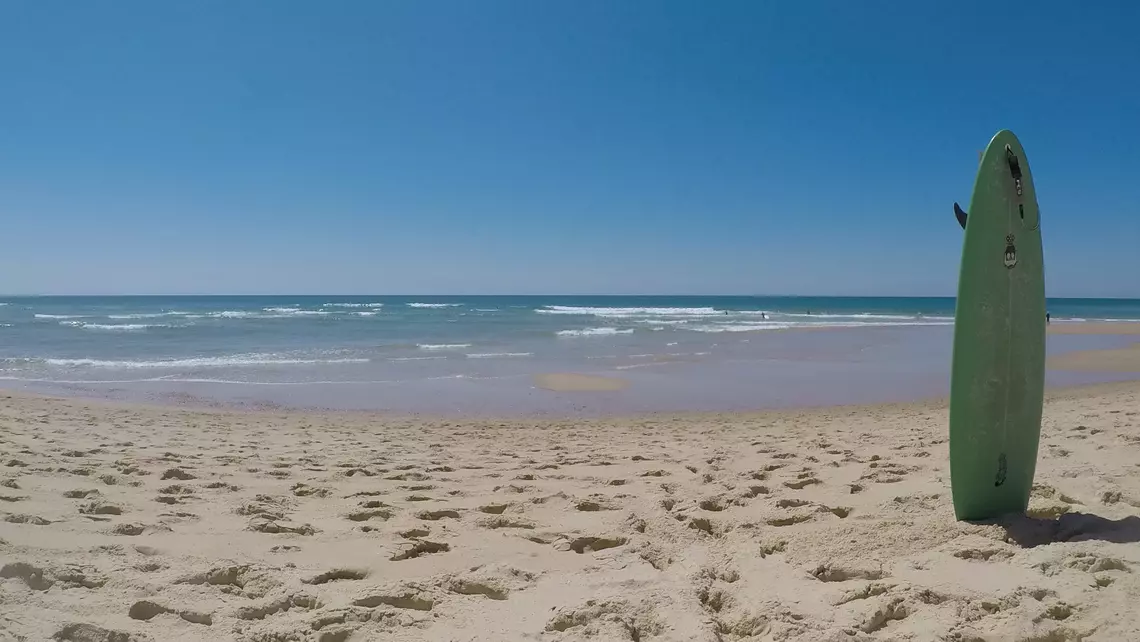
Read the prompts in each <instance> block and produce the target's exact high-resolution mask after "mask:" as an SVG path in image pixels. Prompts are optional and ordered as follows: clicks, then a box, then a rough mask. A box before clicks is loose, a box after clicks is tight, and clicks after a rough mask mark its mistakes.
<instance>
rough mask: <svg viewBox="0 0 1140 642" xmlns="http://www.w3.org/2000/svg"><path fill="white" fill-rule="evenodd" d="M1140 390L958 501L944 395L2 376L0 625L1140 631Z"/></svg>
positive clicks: (1074, 636) (444, 633) (461, 636)
mask: <svg viewBox="0 0 1140 642" xmlns="http://www.w3.org/2000/svg"><path fill="white" fill-rule="evenodd" d="M1138 393H1140V384H1136V383H1129V384H1113V385H1105V386H1099V387H1091V388H1082V389H1071V390H1067V391H1060V392H1054V393H1051V394H1050V395H1049V398H1048V400H1047V403H1046V408H1045V418H1044V426H1043V436H1042V445H1041V455H1040V461H1039V465H1038V469H1037V470H1038V473H1037V483H1036V485H1035V487H1034V490H1033V496H1032V500H1031V504H1030V515H1029V516H1027V517H1017V518H1009V519H1006V520H1004V521H1001V522H998V523H987V524H972V523H965V522H957V521H955V520H954V517H953V508H952V506H951V501H950V488H949V470H948V462H947V445H948V444H947V427H946V407H945V405H944V404H942V403H930V404H910V405H896V406H875V407H854V408H831V409H820V410H810V411H781V412H769V413H757V414H701V415H667V416H666V415H662V416H646V417H632V418H611V419H573V420H570V419H567V420H543V421H535V420H527V421H522V420H503V421H480V422H472V421H463V420H455V419H449V420H444V419H439V420H424V419H408V420H403V419H398V418H386V417H383V416H378V415H364V414H355V415H354V414H347V413H339V414H334V413H329V414H319V413H269V412H230V411H201V410H184V409H179V408H154V407H141V406H127V405H116V404H111V403H98V402H84V401H75V400H59V399H50V398H42V397H34V396H24V395H14V394H8V393H4V394H2V395H0V400H2V402H3V403H2V404H0V453H2V456H0V640H25V639H26V640H48V639H56V640H72V641H80V640H119V641H141V640H156V641H157V640H162V641H168V640H179V641H181V640H186V641H190V640H202V641H205V640H241V641H250V642H254V641H269V640H300V641H308V640H312V641H316V642H334V641H345V640H374V639H375V640H380V639H383V640H441V641H443V640H487V641H491V640H495V641H504V640H532V641H533V640H549V641H552V642H554V641H558V642H567V641H572V640H573V641H576V640H592V641H598V640H640V641H643V642H648V641H665V640H676V641H686V642H688V641H694V640H696V641H703V640H707V641H710V642H711V641H714V640H749V639H756V640H795V641H803V642H807V641H812V642H818V641H829V640H844V641H857V640H887V639H891V640H974V641H982V640H986V641H989V640H1021V641H1029V640H1057V641H1061V640H1105V641H1107V640H1135V639H1140V615H1138V614H1137V612H1136V609H1135V596H1136V595H1138V594H1140V575H1138V574H1137V571H1140V543H1138V542H1140V517H1137V515H1138V514H1140V478H1138V476H1137V472H1140V468H1138V464H1140V404H1138V403H1137V394H1138Z"/></svg>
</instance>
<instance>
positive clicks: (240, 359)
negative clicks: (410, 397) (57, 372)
mask: <svg viewBox="0 0 1140 642" xmlns="http://www.w3.org/2000/svg"><path fill="white" fill-rule="evenodd" d="M43 362H44V363H46V364H48V365H51V366H60V367H64V368H76V367H88V368H228V367H235V366H280V365H309V364H325V363H367V362H368V359H357V358H353V359H301V358H290V357H281V356H277V355H273V354H244V355H241V354H239V355H230V356H226V357H194V358H188V359H164V360H157V361H128V360H103V359H44V360H43Z"/></svg>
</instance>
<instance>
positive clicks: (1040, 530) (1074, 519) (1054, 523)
mask: <svg viewBox="0 0 1140 642" xmlns="http://www.w3.org/2000/svg"><path fill="white" fill-rule="evenodd" d="M970 523H972V524H979V525H990V524H992V525H997V526H1001V527H1002V528H1003V529H1005V532H1006V536H1007V539H1008V541H1010V542H1012V543H1014V544H1017V545H1018V546H1020V547H1022V548H1033V547H1035V546H1042V545H1045V544H1054V543H1056V542H1083V541H1088V540H1096V541H1101V542H1112V543H1115V544H1131V543H1134V542H1140V517H1137V516H1135V515H1129V516H1128V517H1125V518H1123V519H1108V518H1107V517H1101V516H1100V515H1093V514H1091V513H1066V514H1064V515H1061V516H1060V517H1058V518H1055V519H1044V518H1040V517H1028V516H1025V515H1016V514H1011V515H1005V516H1003V517H999V518H995V519H990V520H983V521H971V522H970Z"/></svg>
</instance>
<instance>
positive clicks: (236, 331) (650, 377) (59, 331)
mask: <svg viewBox="0 0 1140 642" xmlns="http://www.w3.org/2000/svg"><path fill="white" fill-rule="evenodd" d="M1048 307H1049V310H1050V312H1051V314H1052V315H1053V318H1054V319H1055V320H1057V321H1058V322H1073V323H1080V322H1086V321H1097V320H1129V321H1137V320H1140V301H1136V300H1109V299H1054V300H1050V301H1049V304H1048ZM953 313H954V300H953V299H951V298H832V297H696V296H680V297H674V296H648V297H647V296H630V297H565V296H505V297H496V296H484V297H476V296H457V297H423V296H410V297H393V296H353V297H346V296H332V295H321V296H249V297H228V296H227V297H16V298H3V299H0V385H6V386H7V387H16V388H27V389H35V390H45V391H49V392H75V393H79V394H96V395H99V396H106V395H111V396H115V395H119V396H126V397H131V398H134V397H139V396H143V397H147V398H158V399H161V398H163V397H169V396H171V395H176V396H181V397H184V396H186V395H189V396H191V397H203V398H206V399H220V400H223V401H228V402H233V401H235V400H236V401H239V402H248V403H285V404H290V403H293V404H298V405H306V406H328V407H334V408H385V409H392V410H401V411H406V410H433V409H440V408H443V409H454V410H460V411H465V410H471V411H476V410H489V411H494V410H503V409H508V410H509V409H512V408H516V407H518V408H525V409H527V410H528V411H529V410H536V409H539V410H541V409H544V408H547V407H549V408H548V409H549V410H551V411H559V410H565V409H566V408H567V407H578V406H575V404H579V405H580V404H583V403H585V404H587V405H590V404H595V405H596V404H597V403H599V402H598V401H597V400H596V399H587V400H585V401H583V398H582V397H581V396H578V397H577V398H570V397H567V396H565V395H557V394H553V393H546V392H545V391H536V390H535V389H534V388H533V386H532V385H531V384H530V381H531V375H533V374H536V373H541V372H561V371H573V372H590V373H595V374H604V375H610V376H621V377H623V378H627V379H629V380H631V381H634V382H635V383H637V384H638V385H637V386H636V391H634V392H632V393H623V394H620V395H612V396H610V397H612V399H613V401H612V405H613V406H614V408H616V409H623V408H625V407H626V406H623V405H622V404H623V403H625V402H624V401H623V400H631V399H632V400H636V399H640V401H637V403H634V404H633V405H632V406H630V409H635V410H645V409H655V408H662V409H674V406H678V407H683V408H710V409H712V408H720V407H733V408H735V407H751V406H765V405H773V404H777V405H778V404H780V403H784V402H791V401H796V402H810V401H812V400H811V399H803V398H802V397H803V396H804V395H803V394H802V390H799V389H798V388H796V389H791V388H789V385H790V384H789V383H788V382H792V383H795V382H799V383H798V384H797V385H799V386H800V387H801V388H802V387H803V386H805V385H807V383H811V382H812V381H816V383H818V382H819V381H823V382H825V383H826V382H827V381H829V380H828V377H832V378H834V379H836V381H835V382H834V385H833V384H831V383H827V385H826V386H825V387H828V388H830V387H835V388H841V389H844V390H848V391H850V390H863V389H867V388H868V382H866V381H850V380H846V381H845V379H844V378H845V377H846V378H848V379H850V378H855V379H861V378H863V377H864V376H866V375H874V376H880V377H886V379H885V381H888V383H889V382H890V381H893V379H891V377H892V376H896V375H897V376H899V377H901V378H902V379H908V378H909V380H905V381H900V382H899V383H898V384H897V385H896V384H893V383H889V385H888V384H884V386H883V387H884V388H886V387H891V388H892V389H893V390H896V391H902V392H904V393H906V394H903V396H908V395H913V394H930V393H937V392H938V391H940V390H941V387H942V386H943V384H944V379H945V376H944V375H945V373H946V370H947V369H948V355H949V345H950V337H951V333H952V324H953ZM799 327H815V328H832V329H835V330H836V331H835V332H824V333H820V332H809V333H800V332H773V330H782V329H789V328H799ZM1057 341H1060V342H1064V343H1065V345H1059V346H1055V345H1053V344H1054V343H1056V342H1057ZM1050 342H1051V349H1052V348H1056V347H1059V348H1074V349H1075V348H1083V347H1095V346H1100V345H1106V344H1113V345H1115V344H1119V343H1120V342H1121V339H1120V338H1104V337H1100V338H1097V337H1087V336H1086V337H1081V336H1076V337H1072V338H1060V337H1057V338H1051V339H1050ZM852 364H856V365H860V364H861V367H862V368H863V369H862V370H859V368H857V367H856V368H854V369H852ZM829 373H830V374H829ZM860 373H862V374H860ZM876 373H877V374H876ZM884 373H885V374H884ZM891 373H896V374H895V375H892V374H891ZM900 373H901V374H900ZM805 377H806V379H804V378H805ZM710 378H711V381H710ZM761 379H762V380H763V381H765V382H766V384H765V386H766V390H769V391H772V390H784V389H786V388H787V389H788V390H787V391H786V392H781V393H780V394H779V395H776V394H775V393H772V392H769V393H766V394H759V396H758V393H757V391H756V386H754V385H751V384H749V383H748V382H755V381H757V380H761ZM817 380H818V381H817ZM740 381H744V382H745V383H744V384H741V383H739V382H740ZM433 382H434V383H433ZM457 382H461V383H457ZM805 382H807V383H805ZM923 382H925V383H923ZM844 386H846V388H844ZM809 387H812V388H819V387H820V386H818V385H812V386H809ZM735 388H740V390H735ZM870 388H874V386H870ZM912 389H913V390H912ZM908 391H909V392H908ZM840 392H843V390H840ZM868 395H869V397H868ZM777 396H778V398H776V397H777ZM825 396H827V395H825ZM880 396H882V395H880ZM595 397H599V398H603V399H608V398H610V397H607V396H606V395H595ZM848 397H852V398H853V399H854V400H860V399H864V398H869V399H876V398H877V397H876V396H875V394H874V393H873V391H871V392H868V393H866V394H863V396H860V395H859V394H846V393H844V394H839V395H830V396H827V399H824V401H828V400H830V399H832V398H835V399H838V400H839V401H847V400H849V399H848ZM654 399H656V400H654ZM684 400H687V401H684ZM605 403H610V402H605ZM544 404H546V405H544Z"/></svg>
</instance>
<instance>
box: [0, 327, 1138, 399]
mask: <svg viewBox="0 0 1140 642" xmlns="http://www.w3.org/2000/svg"><path fill="white" fill-rule="evenodd" d="M818 330H819V329H816V331H815V332H812V333H810V334H809V333H801V332H783V331H778V330H771V331H762V332H755V333H741V334H740V335H732V336H729V335H726V336H723V337H717V338H716V340H715V341H714V342H712V343H711V344H709V345H707V346H705V345H704V344H702V345H701V346H699V349H698V346H694V345H688V346H681V347H677V346H675V345H673V344H672V343H664V344H661V345H659V346H655V345H643V344H638V345H637V346H636V349H631V348H629V347H628V346H625V345H624V343H623V342H625V341H627V339H625V338H622V337H621V336H620V335H619V336H618V337H616V338H613V339H609V338H604V339H587V340H584V341H583V342H581V344H580V345H581V346H582V348H583V349H589V350H591V351H593V352H592V353H591V354H586V355H584V356H573V355H569V354H562V353H558V354H553V355H548V354H541V353H540V354H538V355H537V356H534V355H531V357H532V358H503V359H499V360H496V359H475V360H465V359H460V358H455V359H452V358H446V357H443V356H432V357H431V359H432V360H427V361H409V362H402V363H399V364H389V363H384V362H382V361H377V362H367V360H364V361H365V362H366V363H356V362H352V363H348V364H344V365H333V366H328V367H325V366H316V367H314V368H316V369H310V368H309V366H305V365H297V366H291V367H288V369H278V370H276V371H274V370H272V369H269V370H263V369H258V368H251V369H247V370H242V371H233V372H229V374H228V375H227V374H225V373H226V372H228V371H227V370H225V369H219V370H215V369H213V368H214V366H206V367H205V369H200V370H197V371H195V370H187V371H185V372H178V373H175V374H166V373H165V371H160V372H155V373H152V372H151V371H150V369H149V368H148V369H142V370H139V369H135V370H130V369H121V370H114V369H105V368H98V367H96V368H94V369H90V368H88V367H87V366H83V365H78V366H74V367H76V368H81V369H80V370H76V371H74V372H71V371H69V370H67V369H66V366H61V367H62V368H64V369H59V370H58V372H57V373H56V374H53V375H52V377H48V378H34V379H19V378H16V377H11V378H8V379H6V380H3V381H0V390H8V391H13V392H31V393H38V394H45V395H49V396H58V397H67V398H80V399H89V400H90V399H107V400H113V401H120V402H128V403H145V404H158V405H162V406H168V407H192V408H207V407H221V408H228V409H232V410H236V409H242V410H244V409H269V410H278V411H281V412H296V411H305V412H320V411H326V412H327V411H333V410H340V411H344V412H370V411H375V412H379V413H381V414H382V415H384V416H439V417H449V418H461V417H481V418H494V417H530V418H539V417H568V416H576V417H587V416H589V417H610V416H624V415H637V414H654V413H657V414H660V413H676V412H717V411H725V410H727V411H733V412H743V411H753V410H765V409H779V408H784V409H789V408H800V407H833V406H842V405H850V404H876V403H897V402H906V401H917V400H924V399H931V398H938V397H941V396H945V395H946V394H948V390H949V372H950V345H951V336H952V335H951V333H952V328H949V327H930V328H915V327H899V328H893V329H892V328H860V329H855V328H830V330H831V331H829V332H820V331H818ZM1137 331H1140V323H1134V324H1133V323H1100V322H1079V323H1071V324H1070V323H1064V322H1060V321H1056V322H1054V323H1053V324H1051V325H1050V326H1049V327H1048V336H1049V339H1048V344H1047V350H1048V353H1047V354H1048V358H1047V364H1046V387H1047V388H1050V389H1051V388H1056V387H1067V386H1072V385H1084V384H1090V383H1100V382H1110V381H1120V380H1134V379H1140V350H1138V349H1137V348H1136V346H1137V345H1140V344H1137V343H1136V342H1135V341H1134V340H1133V339H1134V338H1135V337H1136V336H1137V335H1135V334H1130V333H1133V332H1137ZM650 338H652V337H650ZM639 341H641V340H639ZM568 345H570V344H569V343H568V344H567V346H568ZM573 345H574V346H577V345H579V343H577V342H574V343H573ZM567 346H560V348H559V349H568V348H567ZM497 349H499V350H507V349H511V350H513V348H509V347H508V348H497ZM674 350H681V351H682V352H686V353H693V354H694V355H701V356H699V357H697V356H690V357H688V358H684V359H680V358H675V357H673V356H670V355H664V356H662V355H659V354H657V353H665V352H671V351H674ZM694 351H695V352H694ZM511 354H514V353H513V352H511ZM520 354H521V353H520ZM528 354H530V353H528ZM599 355H600V356H599ZM60 361H67V360H60ZM73 361H77V362H82V361H84V360H83V359H78V360H73ZM191 361H192V360H191ZM650 366H652V367H650ZM82 368H87V369H82ZM330 368H331V369H330ZM69 373H70V374H71V376H68V374H69ZM53 377H54V378H53ZM86 377H98V378H96V379H86Z"/></svg>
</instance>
